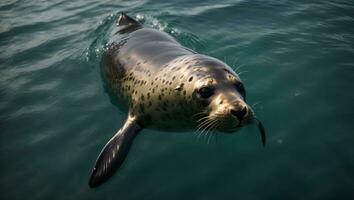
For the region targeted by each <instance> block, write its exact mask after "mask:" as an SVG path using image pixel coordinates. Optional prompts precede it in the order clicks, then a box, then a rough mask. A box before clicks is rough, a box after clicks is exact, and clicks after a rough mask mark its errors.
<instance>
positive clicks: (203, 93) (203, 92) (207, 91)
mask: <svg viewBox="0 0 354 200" xmlns="http://www.w3.org/2000/svg"><path fill="white" fill-rule="evenodd" d="M198 93H199V95H200V97H201V98H203V99H207V98H209V97H211V96H213V94H214V89H213V88H211V87H202V88H200V89H199V90H198Z"/></svg>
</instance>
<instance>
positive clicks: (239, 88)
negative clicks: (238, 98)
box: [235, 82, 246, 98]
mask: <svg viewBox="0 0 354 200" xmlns="http://www.w3.org/2000/svg"><path fill="white" fill-rule="evenodd" d="M235 87H236V90H237V91H238V92H239V93H240V94H241V95H242V96H243V97H244V98H246V90H245V87H244V86H243V84H242V83H241V82H238V83H236V84H235Z"/></svg>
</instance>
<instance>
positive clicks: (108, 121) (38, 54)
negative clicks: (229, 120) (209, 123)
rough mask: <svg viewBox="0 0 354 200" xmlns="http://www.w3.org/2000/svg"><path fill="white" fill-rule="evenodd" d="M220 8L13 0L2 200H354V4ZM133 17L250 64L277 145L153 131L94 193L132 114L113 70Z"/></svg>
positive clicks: (5, 30)
mask: <svg viewBox="0 0 354 200" xmlns="http://www.w3.org/2000/svg"><path fill="white" fill-rule="evenodd" d="M217 2H218V3H215V1H211V0H209V1H202V0H195V1H175V2H172V1H162V0H161V1H121V2H120V1H98V0H97V1H83V0H82V1H68V0H62V1H39V0H23V1H20V0H18V1H15V0H2V1H1V3H0V50H1V52H0V66H1V71H0V120H1V121H0V128H1V129H0V130H1V132H0V162H1V163H0V164H1V165H0V175H1V177H0V199H4V200H5V199H354V128H353V127H354V110H353V106H354V92H353V91H354V2H353V1H335V0H333V1H312V2H310V1H304V0H303V1H300V0H298V1H275V0H273V1H251V0H248V1H242V0H240V1H227V0H223V1H217ZM120 11H128V13H129V14H131V15H132V16H134V17H137V18H138V19H139V20H140V21H142V22H143V23H144V24H145V25H147V26H153V27H155V28H157V29H160V30H162V31H165V32H168V33H170V34H172V35H173V36H175V37H176V38H177V39H178V41H180V42H181V43H182V44H184V45H185V46H187V47H190V48H192V49H194V50H196V51H198V52H200V53H204V54H207V55H211V56H214V57H217V58H219V59H221V60H224V61H225V62H227V63H228V64H229V65H231V66H233V67H234V68H235V69H236V68H237V67H238V66H242V67H241V68H240V69H238V70H237V72H240V73H241V72H242V74H241V78H243V79H244V82H245V85H246V90H247V93H248V102H249V104H250V105H254V104H256V105H254V109H255V111H256V112H257V115H258V117H259V118H261V119H262V120H263V123H264V125H265V126H266V129H267V133H268V134H267V135H268V143H267V147H266V148H265V149H264V148H262V147H261V144H260V140H259V137H258V132H257V129H256V127H248V128H245V129H243V130H242V131H240V133H239V134H235V135H219V136H218V140H217V142H212V143H211V144H207V143H206V142H205V141H203V140H197V137H196V135H195V134H192V132H190V133H165V132H156V131H149V130H144V131H143V132H142V133H141V134H140V135H139V136H138V137H137V138H136V140H135V142H134V145H133V147H132V149H131V151H130V153H129V156H128V158H127V160H126V162H125V164H124V166H123V167H122V168H121V169H120V170H119V171H118V173H116V174H115V176H114V177H113V178H112V179H110V181H109V182H107V183H106V184H104V185H103V186H102V187H99V188H98V189H90V188H89V187H88V185H87V181H88V176H89V172H90V170H91V167H92V165H93V163H94V161H95V159H96V157H97V155H98V153H99V151H100V150H101V148H102V146H103V145H104V144H105V143H106V142H107V141H108V139H109V138H110V137H111V136H112V135H113V134H114V133H115V132H116V130H117V129H118V128H119V127H120V125H121V124H122V120H123V119H124V117H125V114H124V113H123V112H121V111H120V110H118V108H117V107H116V106H114V105H113V104H112V103H111V102H110V99H109V96H108V95H107V93H106V92H105V90H104V88H103V82H102V78H101V76H100V71H99V60H100V55H101V53H102V47H103V45H104V43H105V41H106V39H107V38H106V36H105V33H106V31H107V29H108V28H110V27H111V26H112V25H113V24H114V21H115V19H116V16H117V13H118V12H120ZM246 72H247V73H246Z"/></svg>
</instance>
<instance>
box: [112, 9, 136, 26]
mask: <svg viewBox="0 0 354 200" xmlns="http://www.w3.org/2000/svg"><path fill="white" fill-rule="evenodd" d="M133 24H139V22H137V21H136V20H135V19H133V18H131V17H129V16H128V15H127V14H125V13H123V12H122V13H121V14H120V15H119V17H118V20H117V25H118V26H126V25H133Z"/></svg>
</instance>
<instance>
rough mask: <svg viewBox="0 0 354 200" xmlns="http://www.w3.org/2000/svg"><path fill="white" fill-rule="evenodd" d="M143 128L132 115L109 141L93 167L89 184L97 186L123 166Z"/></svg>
mask: <svg viewBox="0 0 354 200" xmlns="http://www.w3.org/2000/svg"><path fill="white" fill-rule="evenodd" d="M140 130H141V127H140V125H138V124H137V123H136V122H135V120H133V119H131V118H130V117H129V118H128V119H127V120H126V122H125V124H124V126H123V127H122V128H121V129H120V130H119V131H118V132H117V133H116V134H115V135H114V136H113V137H112V138H111V139H110V140H109V141H108V143H107V144H106V145H105V146H104V147H103V149H102V151H101V153H100V155H99V156H98V158H97V160H96V163H95V166H94V168H93V169H92V172H91V176H90V181H89V186H90V187H97V186H99V185H101V184H102V183H104V182H105V181H107V180H108V178H109V177H111V176H112V175H113V174H114V172H115V171H116V170H117V169H118V168H119V167H120V166H121V164H122V163H123V161H124V159H125V157H126V155H127V154H128V151H129V148H130V146H131V144H132V141H133V139H134V137H135V135H136V134H137V133H138V132H139V131H140Z"/></svg>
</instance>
